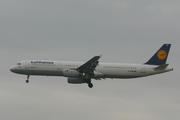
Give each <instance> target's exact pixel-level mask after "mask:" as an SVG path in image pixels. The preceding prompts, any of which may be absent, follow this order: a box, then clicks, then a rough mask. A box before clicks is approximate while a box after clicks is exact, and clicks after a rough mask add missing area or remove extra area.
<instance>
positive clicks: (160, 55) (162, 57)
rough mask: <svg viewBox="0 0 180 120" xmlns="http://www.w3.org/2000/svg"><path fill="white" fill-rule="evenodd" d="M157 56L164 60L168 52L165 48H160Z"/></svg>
mask: <svg viewBox="0 0 180 120" xmlns="http://www.w3.org/2000/svg"><path fill="white" fill-rule="evenodd" d="M157 57H158V58H159V59H160V60H164V59H166V58H167V52H166V51H165V50H159V51H158V53H157Z"/></svg>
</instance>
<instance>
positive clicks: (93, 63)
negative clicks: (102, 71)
mask: <svg viewBox="0 0 180 120" xmlns="http://www.w3.org/2000/svg"><path fill="white" fill-rule="evenodd" d="M101 56H102V55H100V56H94V57H93V58H91V59H90V60H89V61H87V62H86V63H84V64H83V65H81V66H80V67H78V68H77V70H78V71H79V72H80V73H85V74H88V76H89V75H94V70H95V68H96V67H97V65H98V63H99V61H98V60H99V58H100V57H101Z"/></svg>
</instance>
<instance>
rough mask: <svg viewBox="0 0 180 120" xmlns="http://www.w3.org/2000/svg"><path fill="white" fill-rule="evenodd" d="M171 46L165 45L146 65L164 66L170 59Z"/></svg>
mask: <svg viewBox="0 0 180 120" xmlns="http://www.w3.org/2000/svg"><path fill="white" fill-rule="evenodd" d="M170 48H171V44H164V45H163V46H162V47H161V48H160V49H159V50H158V51H157V52H156V53H155V54H154V55H153V56H152V57H151V58H150V59H149V61H147V62H146V63H145V64H148V65H163V64H165V63H166V60H167V58H168V54H169V50H170Z"/></svg>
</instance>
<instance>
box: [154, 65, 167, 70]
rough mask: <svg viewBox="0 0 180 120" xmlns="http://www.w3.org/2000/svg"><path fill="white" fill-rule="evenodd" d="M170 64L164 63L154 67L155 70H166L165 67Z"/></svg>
mask: <svg viewBox="0 0 180 120" xmlns="http://www.w3.org/2000/svg"><path fill="white" fill-rule="evenodd" d="M168 65H169V64H163V65H160V66H158V67H156V68H154V70H164V69H166V68H167V66H168Z"/></svg>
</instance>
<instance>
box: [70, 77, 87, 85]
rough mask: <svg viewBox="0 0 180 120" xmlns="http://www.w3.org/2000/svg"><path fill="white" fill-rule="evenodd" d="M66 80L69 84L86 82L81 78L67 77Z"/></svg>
mask: <svg viewBox="0 0 180 120" xmlns="http://www.w3.org/2000/svg"><path fill="white" fill-rule="evenodd" d="M67 81H68V83H71V84H81V83H86V80H85V79H82V78H68V79H67Z"/></svg>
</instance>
